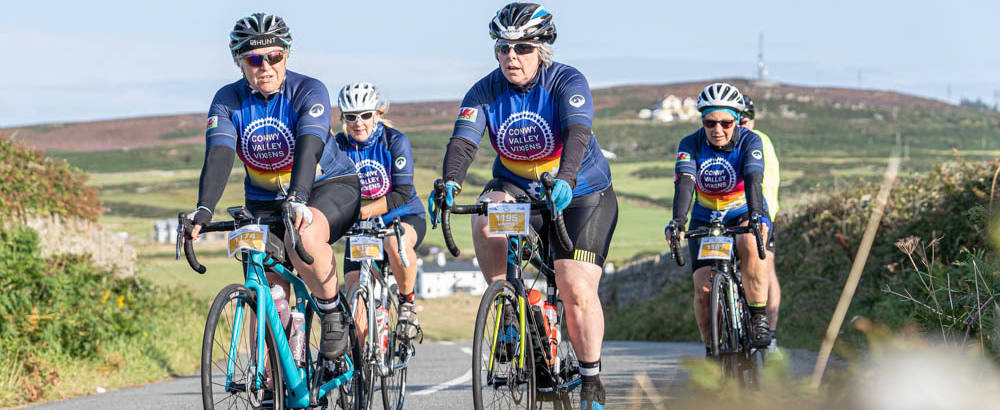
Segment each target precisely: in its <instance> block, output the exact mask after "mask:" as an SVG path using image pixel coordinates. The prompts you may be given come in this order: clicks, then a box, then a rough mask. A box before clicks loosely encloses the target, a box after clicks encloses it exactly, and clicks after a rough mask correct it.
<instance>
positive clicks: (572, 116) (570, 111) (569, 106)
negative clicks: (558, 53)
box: [553, 66, 594, 128]
mask: <svg viewBox="0 0 1000 410" xmlns="http://www.w3.org/2000/svg"><path fill="white" fill-rule="evenodd" d="M564 67H565V66H564ZM565 69H566V70H567V71H568V72H567V73H566V74H565V77H564V79H563V80H562V81H560V82H559V83H558V84H556V88H555V90H553V91H554V92H555V98H556V101H557V102H558V104H559V120H560V121H561V122H562V126H563V127H566V126H568V125H570V124H583V125H586V126H587V127H588V128H592V127H593V123H594V99H593V97H592V96H591V95H590V85H589V84H587V78H586V77H584V76H583V74H582V73H580V72H579V71H577V70H576V69H575V68H572V67H565Z"/></svg>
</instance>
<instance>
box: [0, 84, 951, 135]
mask: <svg viewBox="0 0 1000 410" xmlns="http://www.w3.org/2000/svg"><path fill="white" fill-rule="evenodd" d="M710 81H714V80H706V81H699V82H687V83H676V84H664V85H634V86H617V87H609V88H600V89H595V90H594V99H595V108H596V111H597V116H598V118H623V119H633V118H635V115H634V114H635V111H636V110H638V109H639V108H645V107H647V106H649V105H650V104H652V103H653V102H654V101H656V100H657V99H660V98H663V97H664V96H666V95H668V94H674V95H679V96H696V95H697V93H698V92H699V91H701V88H702V87H704V86H705V84H707V83H709V82H710ZM727 81H731V82H733V83H734V84H735V85H737V86H738V87H740V89H741V90H744V91H746V92H747V93H749V94H750V95H753V96H755V97H756V96H761V97H763V98H762V99H765V100H771V99H783V98H785V97H786V96H788V95H789V94H791V95H792V96H810V97H811V98H812V99H813V100H814V101H825V102H826V103H827V104H829V105H833V104H841V105H845V106H851V105H855V106H856V105H859V104H861V105H863V106H865V107H873V108H881V109H890V108H891V107H902V108H908V109H914V108H921V109H928V110H934V111H939V112H947V111H951V110H957V109H958V108H957V107H954V106H951V105H949V104H946V103H942V102H940V101H936V100H931V99H926V98H921V97H915V96H910V95H905V94H899V93H895V92H883V91H871V90H852V89H846V88H816V87H800V86H794V85H785V84H778V85H776V86H773V87H758V86H754V85H753V84H752V83H749V82H747V81H744V80H727ZM758 98H760V97H758ZM206 104H207V102H206ZM458 104H459V101H458V100H454V101H441V102H418V103H396V104H392V107H391V110H390V118H391V119H392V121H393V123H394V124H396V125H397V126H399V128H400V129H403V130H406V131H409V132H412V131H439V132H441V133H442V134H448V133H449V132H450V131H451V129H450V125H451V123H452V121H453V120H454V117H455V110H456V109H457V107H458ZM336 117H337V116H336V115H334V118H335V119H334V126H335V127H337V128H339V120H337V119H336ZM204 122H205V115H204V114H201V113H198V114H179V115H164V116H158V117H144V118H129V119H119V120H107V121H93V122H80V123H66V124H44V125H37V126H31V127H15V128H8V129H0V131H7V132H9V133H14V132H16V134H15V138H16V139H18V140H20V141H23V142H25V143H28V144H30V145H31V146H33V147H35V148H36V149H40V150H46V151H47V150H57V151H74V152H89V151H106V150H118V149H136V148H146V147H157V146H173V145H185V144H194V143H201V142H202V141H203V140H202V136H203V134H202V133H203V131H204Z"/></svg>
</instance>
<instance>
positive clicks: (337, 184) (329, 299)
mask: <svg viewBox="0 0 1000 410" xmlns="http://www.w3.org/2000/svg"><path fill="white" fill-rule="evenodd" d="M229 38H230V41H229V48H230V51H231V52H232V57H233V61H234V62H235V63H236V65H237V67H239V68H240V71H241V72H242V74H243V78H241V79H240V80H238V81H236V82H234V83H231V84H228V85H226V86H224V87H222V88H221V89H220V90H219V91H218V92H217V93H216V94H215V98H214V100H213V101H212V105H211V107H210V108H209V111H208V124H207V126H206V128H207V130H206V132H205V139H206V150H205V164H204V166H203V167H202V170H201V178H200V180H199V183H198V207H197V208H196V209H195V210H194V211H193V212H191V213H190V214H189V215H188V218H189V219H191V220H192V222H193V224H194V229H192V231H191V239H198V237H199V236H200V231H201V227H202V226H203V225H204V224H205V223H207V222H209V221H210V220H211V219H212V213H213V210H214V208H215V205H216V204H217V203H218V202H219V199H220V198H221V197H222V192H223V190H224V189H225V187H226V181H227V180H228V179H229V174H230V172H231V171H232V168H233V161H234V158H235V157H236V156H237V155H239V158H240V160H241V161H243V167H244V169H245V170H246V178H245V179H244V181H243V190H244V194H245V196H246V206H247V208H248V209H249V210H250V211H251V212H252V213H253V214H254V215H255V216H271V215H275V214H279V213H281V208H282V205H283V204H285V203H287V204H289V205H290V206H291V208H292V209H293V210H294V212H295V215H294V224H295V229H297V230H298V232H299V234H300V235H301V237H302V244H303V246H304V247H305V250H306V251H307V252H308V253H309V254H310V255H312V256H313V257H314V262H313V263H312V264H311V265H308V264H306V263H305V262H303V261H302V260H300V259H299V257H298V254H296V253H295V252H294V251H293V250H292V249H291V246H290V243H291V241H289V240H288V238H287V235H286V241H285V243H286V244H289V250H288V255H289V258H290V260H291V262H292V265H293V266H294V267H295V270H297V271H298V273H299V275H300V276H302V279H303V280H304V281H305V282H306V285H307V286H308V287H309V290H310V291H311V292H312V293H313V296H314V297H315V298H316V302H317V305H318V307H319V309H320V310H321V311H323V312H324V315H323V323H322V329H323V335H322V339H321V341H320V351H321V352H322V354H323V356H324V357H326V358H327V359H334V358H336V357H338V356H341V355H343V354H344V352H345V351H346V350H347V338H346V326H345V323H346V322H345V320H346V315H344V314H343V307H342V304H341V303H340V301H339V299H338V295H337V268H336V266H335V264H334V263H333V249H332V248H331V247H330V246H329V244H330V243H333V242H334V241H336V240H337V239H339V238H340V237H341V236H342V235H343V233H344V232H346V231H347V229H349V228H350V227H351V225H352V224H353V223H354V220H355V217H356V216H357V215H358V213H359V212H360V207H361V201H360V197H361V188H360V182H359V180H358V176H357V174H356V173H355V170H354V165H353V164H352V163H351V160H350V159H349V158H348V157H347V155H345V154H344V153H343V152H342V151H341V150H340V149H339V147H338V146H337V144H336V143H335V142H334V141H333V137H332V135H330V112H329V107H330V97H329V94H328V93H327V90H326V86H324V85H323V83H321V82H320V81H318V80H316V79H313V78H310V77H307V76H304V75H302V74H298V73H295V72H292V71H289V70H287V63H288V58H289V55H290V54H289V53H290V46H291V43H292V37H291V34H290V33H289V29H288V26H287V25H286V24H285V21H284V20H282V18H281V17H278V16H275V15H272V14H266V13H254V14H252V15H250V16H247V17H245V18H242V19H240V20H239V21H237V22H236V26H235V27H234V28H233V31H232V33H230V35H229ZM282 230H283V229H282ZM279 234H283V232H279ZM268 281H269V282H270V283H273V284H279V285H281V286H282V287H283V288H284V290H285V294H286V295H288V294H290V292H289V284H288V282H287V281H286V280H284V278H282V277H281V276H280V275H276V274H271V273H268Z"/></svg>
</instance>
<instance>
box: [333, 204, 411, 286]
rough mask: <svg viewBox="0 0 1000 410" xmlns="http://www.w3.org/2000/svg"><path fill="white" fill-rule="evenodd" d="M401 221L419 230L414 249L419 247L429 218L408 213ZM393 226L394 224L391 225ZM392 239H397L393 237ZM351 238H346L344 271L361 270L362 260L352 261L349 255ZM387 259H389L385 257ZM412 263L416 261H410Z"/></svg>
mask: <svg viewBox="0 0 1000 410" xmlns="http://www.w3.org/2000/svg"><path fill="white" fill-rule="evenodd" d="M399 221H400V222H402V223H405V224H410V226H412V227H413V230H414V231H416V232H417V242H416V243H414V244H413V249H417V247H418V246H420V243H422V242H423V241H424V235H425V234H426V233H427V219H425V218H421V217H420V215H416V214H413V215H406V216H401V217H399ZM389 227H392V224H390V225H389ZM392 240H396V239H395V238H392ZM350 242H351V241H350V240H347V239H345V240H344V273H347V272H350V271H355V270H361V262H358V261H352V260H351V259H350V258H349V256H350V255H351V244H350ZM383 260H384V261H387V260H388V259H383ZM410 262H411V263H416V261H410Z"/></svg>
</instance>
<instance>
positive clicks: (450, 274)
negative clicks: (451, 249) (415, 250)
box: [414, 260, 487, 299]
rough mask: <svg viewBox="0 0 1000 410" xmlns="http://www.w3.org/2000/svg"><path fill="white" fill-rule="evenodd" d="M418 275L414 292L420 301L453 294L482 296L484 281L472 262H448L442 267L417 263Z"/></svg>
mask: <svg viewBox="0 0 1000 410" xmlns="http://www.w3.org/2000/svg"><path fill="white" fill-rule="evenodd" d="M418 266H419V270H420V274H419V275H417V283H416V286H415V289H414V291H415V292H416V296H417V297H419V298H421V299H431V298H439V297H443V296H451V295H454V294H469V295H482V294H483V292H486V286H487V285H486V280H484V279H483V274H482V273H480V271H479V267H478V266H477V265H476V264H475V263H473V262H472V261H468V260H465V261H461V260H460V261H456V260H452V261H448V262H447V263H445V264H444V266H439V265H438V264H436V263H422V262H421V263H418Z"/></svg>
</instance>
